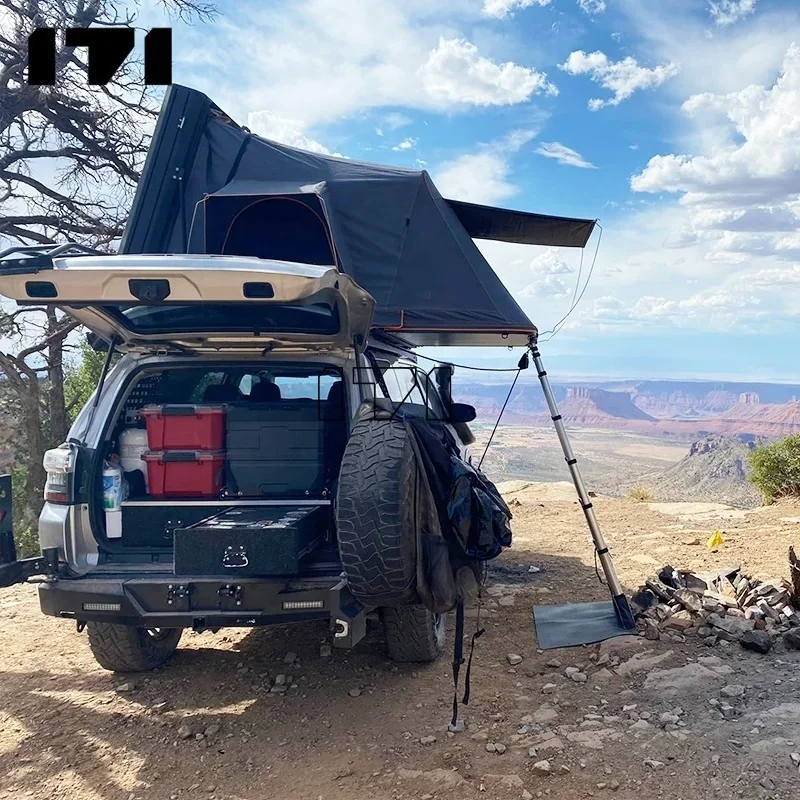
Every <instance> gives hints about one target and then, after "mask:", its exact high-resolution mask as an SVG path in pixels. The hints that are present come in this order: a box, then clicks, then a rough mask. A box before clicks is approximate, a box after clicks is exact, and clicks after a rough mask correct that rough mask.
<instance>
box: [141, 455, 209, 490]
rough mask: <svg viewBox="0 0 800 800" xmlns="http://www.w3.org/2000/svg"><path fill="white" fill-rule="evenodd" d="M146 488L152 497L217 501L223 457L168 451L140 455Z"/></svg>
mask: <svg viewBox="0 0 800 800" xmlns="http://www.w3.org/2000/svg"><path fill="white" fill-rule="evenodd" d="M142 458H143V459H144V460H145V462H146V463H147V485H148V490H149V492H150V494H151V495H153V496H155V497H212V498H216V497H219V493H220V490H221V489H222V488H223V486H224V485H225V453H224V452H220V451H209V450H197V451H184V450H169V451H167V452H164V453H144V454H143V455H142Z"/></svg>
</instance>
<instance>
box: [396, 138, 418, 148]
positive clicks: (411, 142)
mask: <svg viewBox="0 0 800 800" xmlns="http://www.w3.org/2000/svg"><path fill="white" fill-rule="evenodd" d="M416 144H417V140H416V139H415V138H414V137H413V136H407V137H406V138H405V139H403V141H402V142H399V143H398V144H396V145H395V146H394V147H393V148H392V150H397V151H401V150H413V149H414V147H416Z"/></svg>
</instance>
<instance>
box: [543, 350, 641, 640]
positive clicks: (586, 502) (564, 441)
mask: <svg viewBox="0 0 800 800" xmlns="http://www.w3.org/2000/svg"><path fill="white" fill-rule="evenodd" d="M530 351H531V356H532V357H533V363H534V364H535V366H536V372H537V374H538V375H539V382H540V383H541V384H542V391H543V392H544V398H545V400H546V401H547V407H548V408H549V409H550V418H551V419H552V420H553V424H554V425H555V428H556V433H557V434H558V440H559V442H561V449H562V451H563V452H564V458H565V459H566V462H567V466H568V467H569V471H570V474H571V475H572V482H573V483H574V484H575V489H576V490H577V492H578V499H579V500H580V503H581V508H582V509H583V513H584V515H585V516H586V523H587V524H588V526H589V531H590V532H591V534H592V539H593V540H594V548H595V551H596V552H597V557H598V558H599V560H600V564H601V566H602V567H603V572H604V573H605V576H606V581H607V583H608V588H609V590H610V591H611V599H612V601H613V603H614V610H615V611H616V614H617V619H618V620H619V624H620V626H621V627H623V628H629V629H630V628H635V627H636V622H635V620H634V618H633V612H632V611H631V607H630V604H629V603H628V598H627V597H626V596H625V592H624V591H623V590H622V584H621V583H620V582H619V578H618V577H617V571H616V569H614V562H613V561H612V560H611V554H610V553H609V551H608V546H607V545H606V540H605V539H604V538H603V534H602V532H601V531H600V526H599V525H598V524H597V518H596V517H595V515H594V508H593V506H592V501H591V498H590V497H589V494H588V492H587V491H586V486H585V485H584V483H583V478H582V477H581V473H580V470H579V469H578V460H577V459H576V458H575V453H574V452H573V451H572V445H571V444H570V441H569V437H568V436H567V429H566V427H565V426H564V420H563V419H562V418H561V414H559V413H558V405H557V404H556V399H555V397H554V396H553V390H552V389H551V388H550V380H549V379H548V377H547V372H546V371H545V368H544V365H543V364H542V356H541V353H540V352H539V348H538V347H537V345H536V340H535V339H533V338H532V339H531V343H530Z"/></svg>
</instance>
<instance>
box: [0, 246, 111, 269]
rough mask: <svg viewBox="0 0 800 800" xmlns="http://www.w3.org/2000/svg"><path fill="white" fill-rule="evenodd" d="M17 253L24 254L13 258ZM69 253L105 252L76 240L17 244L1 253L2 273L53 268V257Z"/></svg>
mask: <svg viewBox="0 0 800 800" xmlns="http://www.w3.org/2000/svg"><path fill="white" fill-rule="evenodd" d="M17 254H22V255H21V257H18V258H11V256H14V255H17ZM68 255H83V256H100V255H103V252H102V251H101V250H96V249H94V248H93V247H87V246H86V245H85V244H77V243H75V242H66V243H64V244H25V245H15V246H14V247H9V248H8V249H6V250H3V251H2V252H1V253H0V274H2V275H35V274H36V273H37V272H39V271H40V270H43V269H53V259H55V258H62V257H63V256H68Z"/></svg>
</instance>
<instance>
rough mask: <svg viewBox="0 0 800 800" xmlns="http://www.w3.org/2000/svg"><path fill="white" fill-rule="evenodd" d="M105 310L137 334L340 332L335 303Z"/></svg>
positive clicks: (240, 304) (149, 307)
mask: <svg viewBox="0 0 800 800" xmlns="http://www.w3.org/2000/svg"><path fill="white" fill-rule="evenodd" d="M103 310H104V311H105V312H106V313H107V314H109V315H110V316H112V317H114V318H115V319H116V320H118V321H119V322H120V323H122V324H123V325H124V326H125V327H127V328H129V329H130V330H132V331H135V332H136V333H143V334H146V333H150V334H159V333H160V334H168V333H194V332H197V331H204V332H205V331H214V332H216V331H224V332H242V331H245V332H252V333H256V334H258V333H269V332H270V331H280V332H286V333H318V334H324V335H333V334H336V333H338V332H339V312H338V308H337V306H335V305H329V304H327V303H313V304H311V305H307V306H301V305H286V304H281V303H193V304H185V305H184V304H180V303H164V304H163V305H158V306H146V305H141V306H129V307H127V308H126V307H125V306H122V305H115V306H103Z"/></svg>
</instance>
